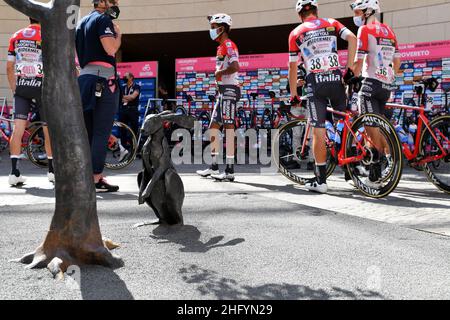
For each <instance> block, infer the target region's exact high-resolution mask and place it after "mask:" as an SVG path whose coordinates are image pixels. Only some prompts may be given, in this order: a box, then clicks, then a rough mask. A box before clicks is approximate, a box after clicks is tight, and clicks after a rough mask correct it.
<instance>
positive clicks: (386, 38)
mask: <svg viewBox="0 0 450 320" xmlns="http://www.w3.org/2000/svg"><path fill="white" fill-rule="evenodd" d="M399 57H400V52H399V50H398V42H397V38H396V36H395V34H394V32H393V31H392V29H391V28H390V27H389V26H387V25H385V24H383V23H380V22H378V21H375V22H373V23H370V24H367V25H365V26H362V27H360V28H359V30H358V59H359V60H362V59H364V66H363V71H362V76H363V77H364V78H370V79H375V80H378V81H380V82H383V83H387V84H391V83H393V82H394V81H395V71H394V58H399Z"/></svg>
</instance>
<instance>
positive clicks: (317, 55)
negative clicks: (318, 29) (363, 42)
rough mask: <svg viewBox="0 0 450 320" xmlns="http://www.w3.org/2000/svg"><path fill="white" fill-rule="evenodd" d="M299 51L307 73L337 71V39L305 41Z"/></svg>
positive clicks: (324, 38)
mask: <svg viewBox="0 0 450 320" xmlns="http://www.w3.org/2000/svg"><path fill="white" fill-rule="evenodd" d="M301 51H302V54H303V57H304V59H305V65H306V67H307V70H308V73H322V72H328V71H333V70H337V69H339V55H338V53H337V39H336V37H334V36H328V37H320V38H319V39H317V40H315V41H307V42H305V43H304V44H303V45H302V47H301Z"/></svg>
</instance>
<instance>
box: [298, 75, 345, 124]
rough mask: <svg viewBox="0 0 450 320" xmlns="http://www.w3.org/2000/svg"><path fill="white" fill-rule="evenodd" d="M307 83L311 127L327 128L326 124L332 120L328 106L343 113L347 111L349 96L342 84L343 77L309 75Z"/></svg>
mask: <svg viewBox="0 0 450 320" xmlns="http://www.w3.org/2000/svg"><path fill="white" fill-rule="evenodd" d="M327 77H328V78H327ZM327 80H333V81H327ZM336 80H337V81H336ZM306 82H307V87H306V91H307V97H308V110H309V118H310V121H311V125H312V126H313V127H314V128H325V122H326V120H327V119H329V118H330V117H329V115H328V112H327V108H328V106H330V107H331V108H333V109H334V110H336V111H342V112H343V111H345V110H346V109H347V95H346V93H345V87H344V84H343V82H342V75H340V74H336V73H331V74H329V75H315V74H309V75H308V77H307V81H306ZM337 118H339V117H337Z"/></svg>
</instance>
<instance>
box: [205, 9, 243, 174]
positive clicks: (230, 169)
mask: <svg viewBox="0 0 450 320" xmlns="http://www.w3.org/2000/svg"><path fill="white" fill-rule="evenodd" d="M208 20H209V23H210V24H211V30H210V36H211V39H212V40H213V41H216V42H218V43H219V44H220V45H219V47H218V48H217V57H216V62H217V66H216V74H215V76H216V83H217V84H218V90H219V93H220V98H219V101H218V102H217V103H216V106H215V108H214V112H213V117H212V119H211V125H210V128H211V129H215V130H220V129H221V128H222V127H223V128H224V129H225V133H226V141H227V150H226V152H227V153H226V154H227V161H226V164H227V166H226V169H225V172H224V173H222V174H221V173H220V172H219V165H218V162H217V160H218V159H217V157H218V156H219V150H220V149H219V148H220V146H219V138H218V137H216V136H213V135H211V156H212V165H211V167H210V168H209V169H206V170H203V171H201V170H199V171H197V174H198V175H200V176H202V177H209V176H211V177H212V178H213V179H215V180H218V181H234V179H235V177H234V158H235V148H234V130H235V114H236V105H237V103H238V102H239V100H240V99H241V89H240V85H239V68H240V67H239V51H238V48H237V46H236V44H235V43H234V42H233V41H231V40H230V38H229V34H230V29H231V26H232V19H231V17H230V16H229V15H227V14H224V13H219V14H216V15H213V16H209V17H208Z"/></svg>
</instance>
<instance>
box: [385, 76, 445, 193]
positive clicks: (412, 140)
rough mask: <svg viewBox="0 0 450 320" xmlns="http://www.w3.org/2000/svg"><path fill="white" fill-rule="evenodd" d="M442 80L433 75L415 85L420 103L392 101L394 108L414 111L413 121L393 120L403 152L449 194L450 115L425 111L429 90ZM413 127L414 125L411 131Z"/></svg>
mask: <svg viewBox="0 0 450 320" xmlns="http://www.w3.org/2000/svg"><path fill="white" fill-rule="evenodd" d="M438 85H439V83H438V81H437V79H435V78H430V79H427V80H425V81H422V82H421V83H420V85H419V86H417V87H416V90H415V91H416V93H417V95H418V105H419V106H420V107H414V106H409V105H401V104H393V103H390V104H388V105H387V107H388V108H391V109H400V110H401V112H400V114H402V112H404V113H405V114H406V111H413V113H414V114H415V117H413V119H414V118H415V119H414V120H412V121H411V120H410V121H403V122H402V123H401V124H400V121H397V120H396V119H394V123H396V125H397V127H396V128H397V132H398V133H399V136H400V139H401V146H402V151H403V154H404V156H405V157H406V159H407V160H408V162H409V164H410V166H411V167H412V168H414V169H416V170H418V171H425V173H426V175H427V177H428V179H429V181H430V182H431V183H433V184H434V185H435V186H436V187H437V188H438V189H440V190H441V191H443V192H446V193H449V194H450V115H444V116H438V117H433V119H432V120H430V116H428V115H427V112H426V111H425V109H426V107H425V103H426V101H427V93H426V92H427V91H431V92H434V91H436V89H437V87H438ZM410 128H413V129H412V130H411V129H410Z"/></svg>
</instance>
